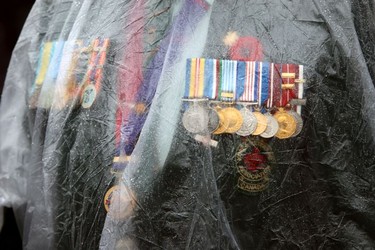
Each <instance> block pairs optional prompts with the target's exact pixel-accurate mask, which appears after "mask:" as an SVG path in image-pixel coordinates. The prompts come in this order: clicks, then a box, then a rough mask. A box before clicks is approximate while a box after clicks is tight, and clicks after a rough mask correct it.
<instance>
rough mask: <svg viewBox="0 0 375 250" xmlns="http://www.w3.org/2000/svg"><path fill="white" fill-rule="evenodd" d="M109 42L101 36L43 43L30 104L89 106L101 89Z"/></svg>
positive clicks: (38, 105)
mask: <svg viewBox="0 0 375 250" xmlns="http://www.w3.org/2000/svg"><path fill="white" fill-rule="evenodd" d="M109 45H110V42H109V39H102V38H96V39H94V40H92V41H84V40H76V41H54V42H44V43H42V45H41V48H40V51H39V57H38V66H37V71H36V78H35V81H34V84H33V86H32V89H31V94H30V98H29V107H30V108H36V107H39V108H51V107H53V108H57V109H62V108H64V107H66V106H70V105H73V106H76V105H81V106H82V107H83V108H90V107H91V106H92V104H93V103H94V101H95V99H96V97H97V95H98V93H99V91H100V89H101V81H102V75H103V73H102V72H103V66H104V64H105V61H106V57H107V52H108V49H109ZM62 72H63V73H64V72H66V73H64V74H62Z"/></svg>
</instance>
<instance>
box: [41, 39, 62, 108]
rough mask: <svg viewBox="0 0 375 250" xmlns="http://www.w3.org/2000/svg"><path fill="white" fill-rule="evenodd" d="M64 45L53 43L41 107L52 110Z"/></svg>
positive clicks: (59, 42)
mask: <svg viewBox="0 0 375 250" xmlns="http://www.w3.org/2000/svg"><path fill="white" fill-rule="evenodd" d="M64 44H65V42H64V41H55V42H53V49H52V53H51V54H52V55H51V60H50V63H49V66H48V71H47V73H46V76H45V80H44V83H43V86H42V90H41V92H40V96H39V101H38V106H39V107H43V108H50V107H51V106H52V104H53V102H54V97H55V92H56V88H55V87H56V79H57V76H58V73H59V67H60V63H61V57H62V55H63V49H64Z"/></svg>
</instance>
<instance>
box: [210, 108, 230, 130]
mask: <svg viewBox="0 0 375 250" xmlns="http://www.w3.org/2000/svg"><path fill="white" fill-rule="evenodd" d="M217 114H218V115H219V127H218V128H217V129H216V130H215V131H214V132H213V134H214V135H219V134H222V133H224V132H225V131H226V130H227V128H228V127H229V120H227V119H226V117H225V114H224V112H223V109H218V110H217Z"/></svg>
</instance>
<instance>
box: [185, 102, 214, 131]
mask: <svg viewBox="0 0 375 250" xmlns="http://www.w3.org/2000/svg"><path fill="white" fill-rule="evenodd" d="M182 124H183V125H184V127H185V129H186V130H187V131H189V132H191V133H194V134H197V133H202V132H204V130H205V129H206V128H207V126H208V114H207V112H206V110H205V109H204V108H202V107H200V106H198V105H196V104H193V106H191V107H190V108H189V109H188V110H187V111H185V113H184V114H183V116H182Z"/></svg>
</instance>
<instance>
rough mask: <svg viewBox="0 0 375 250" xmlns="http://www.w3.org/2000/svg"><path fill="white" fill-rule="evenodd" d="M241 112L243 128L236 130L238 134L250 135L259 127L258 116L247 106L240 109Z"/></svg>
mask: <svg viewBox="0 0 375 250" xmlns="http://www.w3.org/2000/svg"><path fill="white" fill-rule="evenodd" d="M240 113H241V116H242V119H243V123H242V126H241V128H240V129H239V130H238V131H237V132H236V134H238V135H240V136H249V135H251V134H252V133H253V132H254V131H255V129H256V128H257V118H256V117H255V115H254V114H253V112H251V111H250V110H249V109H247V108H242V109H241V110H240Z"/></svg>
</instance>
